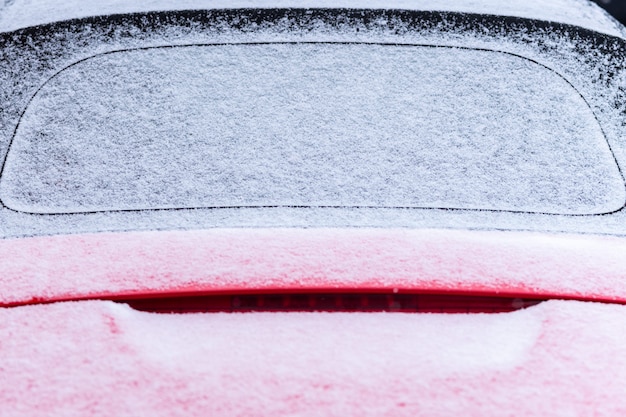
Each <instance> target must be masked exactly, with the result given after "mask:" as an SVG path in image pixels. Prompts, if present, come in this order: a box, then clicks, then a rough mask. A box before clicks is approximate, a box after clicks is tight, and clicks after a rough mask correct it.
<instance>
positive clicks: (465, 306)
mask: <svg viewBox="0 0 626 417" xmlns="http://www.w3.org/2000/svg"><path fill="white" fill-rule="evenodd" d="M119 301H120V302H124V303H127V304H129V305H130V306H131V307H132V308H134V309H136V310H140V311H147V312H154V313H205V312H206V313H209V312H229V313H235V312H321V311H325V312H383V311H385V312H400V313H504V312H510V311H515V310H519V309H522V308H526V307H529V306H532V305H535V304H538V303H540V302H541V301H542V300H535V299H524V298H512V297H489V296H471V295H447V294H381V293H323V294H321V293H320V294H317V293H312V294H311V293H306V294H305V293H289V294H275V293H274V294H229V295H207V296H191V297H163V298H145V299H134V300H119Z"/></svg>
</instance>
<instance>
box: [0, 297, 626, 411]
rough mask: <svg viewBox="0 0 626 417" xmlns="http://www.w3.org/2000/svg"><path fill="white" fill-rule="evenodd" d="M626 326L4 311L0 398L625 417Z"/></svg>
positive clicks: (547, 309)
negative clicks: (622, 412) (622, 411)
mask: <svg viewBox="0 0 626 417" xmlns="http://www.w3.org/2000/svg"><path fill="white" fill-rule="evenodd" d="M625 317H626V308H625V307H624V306H615V305H602V304H595V303H581V302H573V301H569V302H568V301H551V302H547V303H544V304H541V305H539V306H535V307H532V308H529V309H527V310H522V311H517V312H514V313H506V314H494V315H480V314H479V315H438V314H363V313H360V314H297V313H294V314H289V313H287V314H285V313H273V314H272V313H265V314H195V315H154V314H148V313H140V312H137V311H134V310H131V309H130V308H128V307H127V306H124V305H116V304H113V303H111V302H97V301H91V302H74V303H58V304H54V305H39V306H29V307H19V308H12V309H0V341H1V342H0V400H1V402H2V411H3V413H5V414H7V415H24V416H26V415H29V416H32V415H43V414H45V415H47V416H61V415H63V416H67V415H85V414H88V415H90V416H101V415H102V416H104V415H106V416H110V415H151V416H204V415H214V416H249V415H267V416H270V415H271V416H276V417H280V416H293V415H298V416H319V415H325V416H380V415H397V416H404V415H406V416H409V415H410V416H430V417H433V416H434V417H437V416H450V415H468V416H499V415H502V414H521V415H525V416H546V415H551V416H571V415H599V416H616V415H620V414H621V410H623V409H624V408H625V407H626V398H625V397H624V395H623V389H624V386H625V385H626V358H625V357H624V355H623V352H624V351H625V350H626V339H625V338H624V337H623V334H624V331H625V330H626V329H625V324H624V322H625V320H624V319H625ZM572 393H581V394H580V395H572ZM583 393H584V394H583ZM507 410H509V411H511V413H507Z"/></svg>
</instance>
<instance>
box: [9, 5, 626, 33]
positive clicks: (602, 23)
mask: <svg viewBox="0 0 626 417" xmlns="http://www.w3.org/2000/svg"><path fill="white" fill-rule="evenodd" d="M240 7H263V8H271V7H326V8H371V9H390V8H397V9H409V10H410V9H413V10H438V11H453V12H466V13H483V14H494V15H500V16H518V17H525V18H531V19H541V20H549V21H555V22H561V23H567V24H572V25H577V26H581V27H584V28H587V29H592V30H595V31H598V32H602V33H606V34H610V35H614V36H620V35H624V34H625V32H624V29H623V27H622V26H621V25H620V24H619V23H617V22H616V21H615V20H613V19H611V18H610V17H609V16H608V15H607V14H606V13H605V12H604V11H603V10H602V9H601V8H600V7H598V6H597V5H595V4H594V3H592V2H591V1H587V0H550V1H545V0H508V1H501V0H470V1H466V0H446V1H441V0H392V1H388V0H368V1H367V2H363V1H357V0H234V1H233V0H178V1H176V2H172V1H169V0H140V1H132V2H131V1H125V0H106V1H84V0H66V1H63V2H58V1H55V0H13V1H10V2H5V5H4V7H2V6H0V31H11V30H16V29H19V28H23V27H28V26H34V25H40V24H45V23H51V22H55V21H60V20H67V19H74V18H80V17H88V16H97V15H106V14H117V13H133V12H145V11H159V10H186V9H211V8H215V9H219V8H240Z"/></svg>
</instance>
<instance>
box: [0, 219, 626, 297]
mask: <svg viewBox="0 0 626 417" xmlns="http://www.w3.org/2000/svg"><path fill="white" fill-rule="evenodd" d="M624 253H626V240H625V239H623V238H612V237H611V238H609V237H593V236H575V235H547V234H540V233H521V232H475V231H454V230H406V229H405V230H403V229H389V230H384V229H309V230H303V229H228V230H219V229H213V230H206V231H187V232H182V231H165V232H135V233H119V234H93V235H74V236H53V237H37V238H28V239H6V240H0V270H1V271H2V274H1V275H0V289H1V291H0V304H5V305H6V304H15V303H28V302H32V301H50V300H68V299H81V298H83V299H84V298H87V297H121V296H128V295H133V294H150V293H155V294H176V293H202V292H219V291H250V290H258V289H261V290H294V291H298V290H300V291H302V290H307V289H319V290H333V289H347V290H357V291H358V290H364V289H376V290H385V289H387V290H392V289H398V290H413V291H416V290H417V291H431V292H432V291H435V292H436V291H440V292H446V291H453V292H457V293H458V292H469V293H485V294H501V295H513V296H536V297H540V298H541V297H545V298H549V297H566V298H582V299H588V300H618V301H622V302H623V301H626V265H625V263H624Z"/></svg>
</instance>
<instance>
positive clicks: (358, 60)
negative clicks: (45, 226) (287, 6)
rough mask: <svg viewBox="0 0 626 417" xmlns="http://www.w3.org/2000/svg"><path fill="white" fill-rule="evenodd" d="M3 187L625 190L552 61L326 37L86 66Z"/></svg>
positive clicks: (53, 195) (194, 192)
mask: <svg viewBox="0 0 626 417" xmlns="http://www.w3.org/2000/svg"><path fill="white" fill-rule="evenodd" d="M32 173H38V175H32ZM1 190H2V199H3V202H4V203H5V204H6V205H7V206H9V207H11V208H13V209H16V210H20V211H26V212H37V213H59V212H60V213H63V212H65V213H72V212H81V211H102V210H116V209H117V210H128V209H156V208H177V207H181V208H193V207H224V206H370V207H377V206H378V207H380V206H383V207H384V206H400V207H432V208H435V207H446V208H469V209H491V210H515V211H533V212H550V213H555V212H556V213H575V214H591V213H602V212H609V211H614V210H617V209H619V208H621V207H622V206H623V205H624V201H625V197H624V184H623V181H622V178H621V176H620V173H619V170H618V168H617V165H615V161H614V159H613V156H612V154H611V152H610V149H609V147H608V145H607V143H606V139H605V138H604V135H603V133H602V130H601V128H600V126H599V125H598V122H597V120H596V119H595V117H594V115H593V113H592V111H591V109H590V108H589V106H588V105H587V104H586V103H585V101H584V100H583V99H582V97H581V96H580V94H579V93H578V92H577V91H576V90H575V89H574V88H572V86H571V85H570V84H568V83H567V82H566V81H565V80H564V79H563V78H561V77H559V76H558V75H557V74H556V73H554V72H552V71H550V70H548V69H546V68H545V67H542V66H540V65H538V64H537V63H534V62H532V61H530V60H525V59H523V58H519V57H516V56H513V55H509V54H502V53H497V52H489V51H480V50H468V49H456V48H432V47H406V46H404V47H403V46H381V45H333V44H309V45H295V44H282V45H281V44H276V45H243V46H242V45H239V46H237V45H228V46H196V47H179V48H157V49H148V50H135V51H127V52H120V53H114V54H106V55H101V56H98V57H95V58H92V59H89V60H87V61H83V62H80V63H79V64H77V65H74V66H72V67H70V68H68V69H66V70H64V71H62V72H61V73H60V74H59V75H57V76H56V77H55V78H53V79H52V80H50V81H49V82H48V83H47V84H46V85H45V86H44V87H43V88H42V89H41V90H40V91H39V92H38V94H37V96H36V97H35V99H34V100H33V101H32V102H31V104H30V105H29V107H28V109H27V110H26V113H25V114H24V116H23V118H22V120H21V123H20V127H19V130H18V131H17V134H16V137H15V139H14V141H13V144H12V147H11V150H10V152H9V156H8V159H7V163H6V166H5V170H4V172H3V176H2V188H1Z"/></svg>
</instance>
